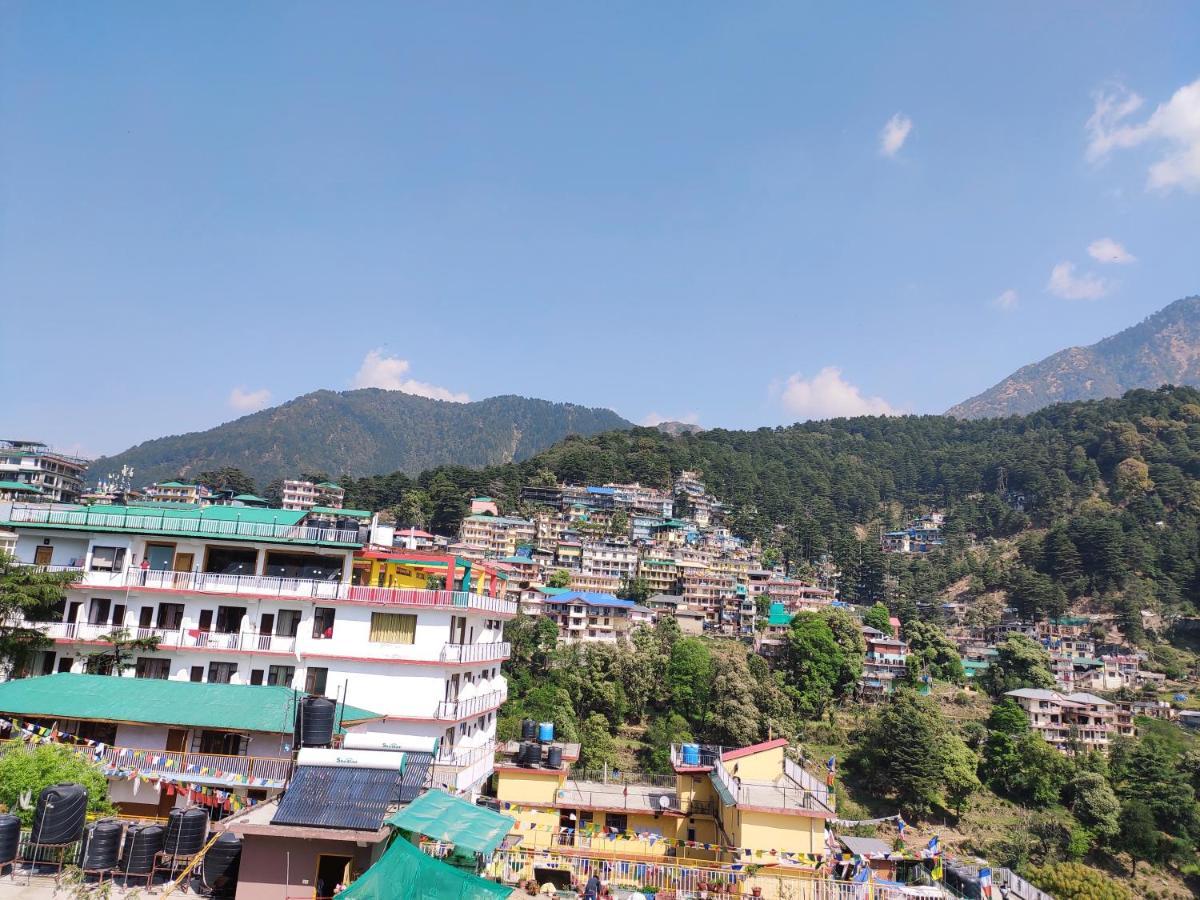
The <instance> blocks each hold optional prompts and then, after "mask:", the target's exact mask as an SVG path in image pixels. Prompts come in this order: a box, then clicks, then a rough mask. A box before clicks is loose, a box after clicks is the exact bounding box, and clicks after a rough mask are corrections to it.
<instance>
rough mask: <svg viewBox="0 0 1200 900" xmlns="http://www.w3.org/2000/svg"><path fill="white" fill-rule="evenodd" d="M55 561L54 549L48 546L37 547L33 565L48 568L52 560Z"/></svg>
mask: <svg viewBox="0 0 1200 900" xmlns="http://www.w3.org/2000/svg"><path fill="white" fill-rule="evenodd" d="M52 559H54V548H53V547H48V546H45V545H43V546H41V547H37V548H36V549H34V551H33V564H34V565H35V566H48V565H50V560H52Z"/></svg>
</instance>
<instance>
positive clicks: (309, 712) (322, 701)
mask: <svg viewBox="0 0 1200 900" xmlns="http://www.w3.org/2000/svg"><path fill="white" fill-rule="evenodd" d="M336 713H337V704H336V703H334V702H333V701H332V700H329V699H328V698H326V697H305V698H304V699H303V700H301V701H300V703H299V704H297V706H296V742H297V743H298V744H299V745H300V746H301V747H328V746H329V745H330V744H332V743H333V723H334V718H335V714H336Z"/></svg>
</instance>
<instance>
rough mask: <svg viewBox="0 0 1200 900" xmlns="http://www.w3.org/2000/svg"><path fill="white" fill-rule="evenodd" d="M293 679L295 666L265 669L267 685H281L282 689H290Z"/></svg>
mask: <svg viewBox="0 0 1200 900" xmlns="http://www.w3.org/2000/svg"><path fill="white" fill-rule="evenodd" d="M295 677H296V667H295V666H270V667H269V668H268V669H267V684H282V685H283V686H284V687H291V685H292V679H293V678H295Z"/></svg>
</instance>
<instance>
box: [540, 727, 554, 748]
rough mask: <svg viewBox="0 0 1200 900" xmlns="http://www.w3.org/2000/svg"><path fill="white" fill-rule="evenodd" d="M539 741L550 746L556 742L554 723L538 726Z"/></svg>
mask: <svg viewBox="0 0 1200 900" xmlns="http://www.w3.org/2000/svg"><path fill="white" fill-rule="evenodd" d="M538 740H539V741H541V742H542V743H543V744H549V743H550V742H551V741H553V740H554V723H553V722H540V723H539V724H538Z"/></svg>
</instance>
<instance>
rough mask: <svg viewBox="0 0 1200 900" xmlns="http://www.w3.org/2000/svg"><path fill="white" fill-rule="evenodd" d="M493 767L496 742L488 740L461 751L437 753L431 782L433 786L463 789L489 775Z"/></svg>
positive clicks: (494, 764)
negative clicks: (481, 744)
mask: <svg viewBox="0 0 1200 900" xmlns="http://www.w3.org/2000/svg"><path fill="white" fill-rule="evenodd" d="M495 767H496V742H495V741H489V742H488V743H486V744H484V745H483V746H481V747H475V748H474V749H471V750H464V751H462V752H461V753H457V754H442V755H439V756H438V757H437V759H435V760H434V762H433V772H432V783H433V785H434V787H438V786H445V787H447V788H449V789H450V790H455V791H465V790H467V789H468V788H470V787H472V786H474V785H475V784H477V783H478V782H480V781H482V780H483V779H484V778H486V777H487V776H488V775H490V774H491V773H492V770H493V769H495Z"/></svg>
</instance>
